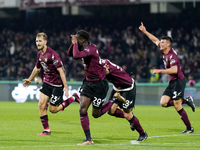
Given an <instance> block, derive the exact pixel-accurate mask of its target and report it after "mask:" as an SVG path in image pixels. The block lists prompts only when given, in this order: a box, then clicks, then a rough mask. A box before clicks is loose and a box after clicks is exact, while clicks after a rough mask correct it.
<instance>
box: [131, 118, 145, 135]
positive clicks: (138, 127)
mask: <svg viewBox="0 0 200 150" xmlns="http://www.w3.org/2000/svg"><path fill="white" fill-rule="evenodd" d="M128 121H129V122H130V123H131V125H132V126H133V127H135V129H136V130H137V132H138V133H139V134H144V130H143V128H142V126H141V125H140V122H139V120H138V119H137V117H135V116H133V118H132V119H131V120H128Z"/></svg>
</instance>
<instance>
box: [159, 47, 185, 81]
mask: <svg viewBox="0 0 200 150" xmlns="http://www.w3.org/2000/svg"><path fill="white" fill-rule="evenodd" d="M163 62H164V65H165V68H166V69H168V68H171V67H172V66H177V67H178V71H177V73H176V74H169V75H168V76H169V81H173V80H178V79H183V78H184V77H185V76H184V74H183V72H182V71H181V66H180V61H179V58H178V56H177V53H176V51H175V50H174V49H173V48H171V49H170V51H169V53H168V54H166V55H163Z"/></svg>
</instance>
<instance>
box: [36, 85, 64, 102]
mask: <svg viewBox="0 0 200 150" xmlns="http://www.w3.org/2000/svg"><path fill="white" fill-rule="evenodd" d="M40 92H42V93H43V94H45V95H47V96H49V98H50V100H49V101H50V104H51V105H53V106H57V105H59V104H60V103H62V102H63V86H62V87H56V86H52V85H50V84H47V83H45V82H43V84H42V88H41V89H40Z"/></svg>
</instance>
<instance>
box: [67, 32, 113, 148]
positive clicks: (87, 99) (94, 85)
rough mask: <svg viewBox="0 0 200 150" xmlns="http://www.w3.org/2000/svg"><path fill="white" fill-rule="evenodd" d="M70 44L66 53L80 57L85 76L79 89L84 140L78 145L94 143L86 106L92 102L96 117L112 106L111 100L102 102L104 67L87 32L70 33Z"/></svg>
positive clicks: (105, 90) (104, 95) (103, 96)
mask: <svg viewBox="0 0 200 150" xmlns="http://www.w3.org/2000/svg"><path fill="white" fill-rule="evenodd" d="M71 37H72V44H71V46H70V47H69V49H68V55H69V56H73V58H75V59H78V58H81V59H82V61H83V65H84V70H85V74H86V78H85V79H84V80H83V83H82V87H81V89H80V108H79V113H80V121H81V125H82V128H83V131H84V133H85V137H86V140H84V141H83V142H82V143H79V144H78V145H90V144H94V142H93V140H92V138H91V134H90V127H89V117H88V114H87V111H88V108H89V106H90V104H91V103H92V106H93V107H92V116H93V117H94V118H98V117H100V116H102V115H103V114H105V113H106V112H107V111H108V110H109V109H110V108H111V106H112V104H113V103H112V102H111V101H108V102H107V103H106V104H104V105H103V103H104V98H105V97H106V95H107V91H108V82H107V79H106V78H105V77H106V69H105V68H104V67H103V66H102V65H101V64H100V63H101V61H100V56H99V52H98V48H97V46H96V45H95V44H90V43H89V33H88V32H87V31H85V30H79V31H78V32H77V34H76V35H71Z"/></svg>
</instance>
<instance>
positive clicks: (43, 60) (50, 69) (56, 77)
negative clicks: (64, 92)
mask: <svg viewBox="0 0 200 150" xmlns="http://www.w3.org/2000/svg"><path fill="white" fill-rule="evenodd" d="M35 66H36V67H37V68H41V71H42V72H41V75H42V81H43V82H45V83H48V84H50V85H56V86H61V85H63V83H62V80H61V78H60V74H59V72H58V71H57V68H59V67H62V66H63V64H62V61H61V59H60V56H59V55H58V53H57V52H55V51H54V50H52V49H51V48H49V47H47V50H46V52H45V53H44V54H42V52H41V51H39V52H38V54H37V62H36V65H35Z"/></svg>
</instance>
